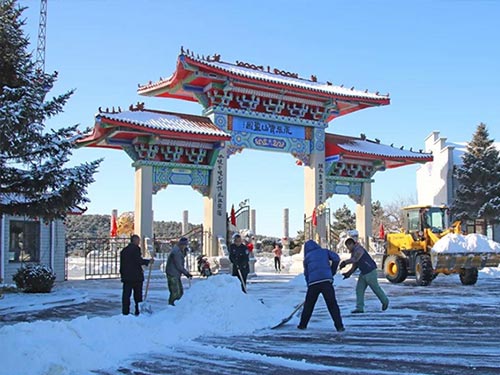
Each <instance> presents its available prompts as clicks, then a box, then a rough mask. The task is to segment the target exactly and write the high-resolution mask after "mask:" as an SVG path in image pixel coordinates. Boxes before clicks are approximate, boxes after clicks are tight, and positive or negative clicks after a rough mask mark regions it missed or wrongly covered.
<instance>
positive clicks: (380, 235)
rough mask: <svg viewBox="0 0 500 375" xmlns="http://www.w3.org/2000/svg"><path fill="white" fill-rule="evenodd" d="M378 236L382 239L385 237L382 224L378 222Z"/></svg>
mask: <svg viewBox="0 0 500 375" xmlns="http://www.w3.org/2000/svg"><path fill="white" fill-rule="evenodd" d="M378 238H380V239H381V240H383V239H384V238H385V230H384V224H382V223H380V229H379V230H378Z"/></svg>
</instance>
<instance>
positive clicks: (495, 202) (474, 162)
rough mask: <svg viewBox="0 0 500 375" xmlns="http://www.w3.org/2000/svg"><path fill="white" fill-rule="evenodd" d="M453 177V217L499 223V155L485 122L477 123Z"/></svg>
mask: <svg viewBox="0 0 500 375" xmlns="http://www.w3.org/2000/svg"><path fill="white" fill-rule="evenodd" d="M454 176H455V177H456V180H457V183H458V184H457V185H458V187H457V189H456V196H455V201H454V202H453V204H452V205H451V212H452V214H453V216H454V217H455V218H456V219H458V220H475V219H480V218H481V219H485V221H486V222H487V223H490V224H493V223H496V222H499V221H500V157H499V153H498V150H497V149H496V148H495V146H494V145H493V140H491V139H489V134H488V130H487V129H486V125H485V124H483V123H481V124H479V125H478V127H477V130H476V132H475V133H474V136H473V138H472V141H471V142H470V143H469V144H468V145H467V149H466V152H465V154H464V155H463V164H462V165H461V166H459V167H457V168H456V170H455V173H454Z"/></svg>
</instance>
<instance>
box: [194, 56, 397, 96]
mask: <svg viewBox="0 0 500 375" xmlns="http://www.w3.org/2000/svg"><path fill="white" fill-rule="evenodd" d="M198 61H199V62H201V63H202V64H203V65H207V66H212V67H214V68H217V69H221V70H223V71H226V72H228V73H232V74H235V75H237V76H243V77H247V78H252V79H256V80H259V81H267V82H275V83H280V84H284V85H287V86H294V87H301V88H305V89H308V90H313V91H320V92H324V93H328V94H334V95H339V96H347V97H355V98H369V99H387V98H388V96H385V95H379V94H376V93H371V92H365V91H361V90H354V89H352V90H351V89H350V88H347V87H342V86H337V85H329V84H327V83H324V82H313V81H310V80H307V79H301V78H294V77H286V76H282V75H279V74H274V73H272V72H266V71H263V70H255V69H250V68H245V67H243V66H238V65H233V64H229V63H225V62H214V61H211V62H207V61H204V60H198Z"/></svg>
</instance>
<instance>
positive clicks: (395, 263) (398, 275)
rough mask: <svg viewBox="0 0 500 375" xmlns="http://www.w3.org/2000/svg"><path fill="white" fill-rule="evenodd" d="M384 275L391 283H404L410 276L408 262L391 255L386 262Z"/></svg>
mask: <svg viewBox="0 0 500 375" xmlns="http://www.w3.org/2000/svg"><path fill="white" fill-rule="evenodd" d="M384 275H385V277H386V278H387V280H389V281H390V282H391V283H395V284H397V283H402V282H403V281H405V280H406V277H407V276H408V268H407V267H406V261H405V260H404V259H403V258H402V257H398V256H397V255H389V256H388V257H387V258H386V259H385V262H384Z"/></svg>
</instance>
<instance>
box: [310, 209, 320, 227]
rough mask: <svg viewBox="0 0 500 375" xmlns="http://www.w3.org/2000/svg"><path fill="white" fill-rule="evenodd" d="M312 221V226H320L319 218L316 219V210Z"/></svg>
mask: <svg viewBox="0 0 500 375" xmlns="http://www.w3.org/2000/svg"><path fill="white" fill-rule="evenodd" d="M311 221H312V225H314V226H317V225H318V218H317V217H316V209H314V210H313V214H312V219H311Z"/></svg>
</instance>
